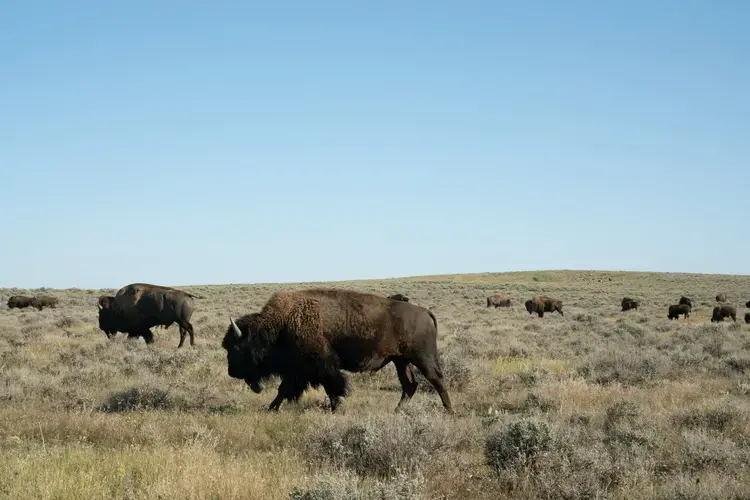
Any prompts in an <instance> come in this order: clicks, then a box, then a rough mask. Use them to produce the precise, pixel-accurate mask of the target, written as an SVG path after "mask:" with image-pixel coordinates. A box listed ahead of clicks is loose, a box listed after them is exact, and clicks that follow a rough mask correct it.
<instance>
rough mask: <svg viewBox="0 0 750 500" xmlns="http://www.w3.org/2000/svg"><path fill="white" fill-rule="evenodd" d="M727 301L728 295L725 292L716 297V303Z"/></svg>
mask: <svg viewBox="0 0 750 500" xmlns="http://www.w3.org/2000/svg"><path fill="white" fill-rule="evenodd" d="M726 301H727V294H726V293H724V292H721V293H719V294H718V295H716V302H726Z"/></svg>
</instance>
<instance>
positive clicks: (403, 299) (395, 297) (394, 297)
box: [388, 293, 409, 302]
mask: <svg viewBox="0 0 750 500" xmlns="http://www.w3.org/2000/svg"><path fill="white" fill-rule="evenodd" d="M388 298H389V299H392V300H400V301H401V302H409V297H407V296H406V295H404V294H402V293H396V294H393V295H389V296H388Z"/></svg>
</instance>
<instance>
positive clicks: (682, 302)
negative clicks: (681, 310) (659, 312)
mask: <svg viewBox="0 0 750 500" xmlns="http://www.w3.org/2000/svg"><path fill="white" fill-rule="evenodd" d="M678 304H679V305H687V306H690V308H691V309H692V308H693V301H692V300H690V299H689V298H687V297H685V296H684V295H683V296H682V297H680V301H679V302H678Z"/></svg>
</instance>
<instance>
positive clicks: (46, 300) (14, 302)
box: [8, 295, 60, 311]
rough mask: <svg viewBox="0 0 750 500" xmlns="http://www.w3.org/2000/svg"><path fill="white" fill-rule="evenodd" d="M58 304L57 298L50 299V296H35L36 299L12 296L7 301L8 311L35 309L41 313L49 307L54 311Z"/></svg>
mask: <svg viewBox="0 0 750 500" xmlns="http://www.w3.org/2000/svg"><path fill="white" fill-rule="evenodd" d="M59 302H60V301H59V299H58V298H57V297H52V296H50V295H37V296H36V297H27V296H26V295H13V296H12V297H10V298H9V299H8V307H9V308H10V309H13V308H18V309H24V308H26V307H35V308H37V309H38V310H40V311H41V310H42V309H44V308H45V307H51V308H52V309H55V308H56V307H57V304H58V303H59Z"/></svg>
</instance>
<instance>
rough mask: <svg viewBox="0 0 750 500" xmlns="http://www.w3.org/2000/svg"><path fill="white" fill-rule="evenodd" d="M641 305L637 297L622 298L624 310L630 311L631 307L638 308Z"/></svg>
mask: <svg viewBox="0 0 750 500" xmlns="http://www.w3.org/2000/svg"><path fill="white" fill-rule="evenodd" d="M639 305H640V303H639V302H638V301H637V300H635V299H631V298H630V297H623V298H622V310H623V311H629V310H631V309H638V306H639Z"/></svg>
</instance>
